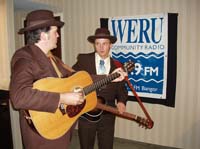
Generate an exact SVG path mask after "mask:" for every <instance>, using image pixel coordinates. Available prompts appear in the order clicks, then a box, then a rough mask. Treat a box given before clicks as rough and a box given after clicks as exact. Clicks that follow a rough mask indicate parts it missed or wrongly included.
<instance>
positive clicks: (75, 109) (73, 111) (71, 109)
mask: <svg viewBox="0 0 200 149" xmlns="http://www.w3.org/2000/svg"><path fill="white" fill-rule="evenodd" d="M85 104H86V101H84V102H83V103H82V104H80V105H76V106H72V105H69V106H67V108H66V112H67V114H68V116H69V117H74V116H75V115H77V114H79V113H80V112H81V111H82V109H83V108H84V106H85Z"/></svg>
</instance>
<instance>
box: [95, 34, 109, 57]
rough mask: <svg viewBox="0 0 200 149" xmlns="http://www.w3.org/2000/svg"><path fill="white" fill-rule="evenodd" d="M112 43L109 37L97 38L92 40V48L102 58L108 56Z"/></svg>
mask: <svg viewBox="0 0 200 149" xmlns="http://www.w3.org/2000/svg"><path fill="white" fill-rule="evenodd" d="M111 47H112V44H111V42H110V40H109V39H106V38H99V39H96V40H95V42H94V48H95V50H96V52H97V53H98V54H99V56H100V57H101V58H103V59H105V58H107V57H108V56H109V52H110V48H111Z"/></svg>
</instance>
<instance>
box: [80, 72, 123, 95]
mask: <svg viewBox="0 0 200 149" xmlns="http://www.w3.org/2000/svg"><path fill="white" fill-rule="evenodd" d="M119 76H120V74H118V73H113V74H110V75H109V76H107V77H105V78H104V79H101V80H99V81H97V82H94V83H93V84H91V85H88V86H86V87H85V88H83V91H84V94H85V95H87V94H89V93H91V92H93V91H95V90H97V89H99V88H101V87H103V86H105V85H107V84H108V83H110V82H111V81H113V80H114V79H116V78H118V77H119Z"/></svg>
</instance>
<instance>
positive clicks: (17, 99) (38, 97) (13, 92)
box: [10, 45, 71, 149]
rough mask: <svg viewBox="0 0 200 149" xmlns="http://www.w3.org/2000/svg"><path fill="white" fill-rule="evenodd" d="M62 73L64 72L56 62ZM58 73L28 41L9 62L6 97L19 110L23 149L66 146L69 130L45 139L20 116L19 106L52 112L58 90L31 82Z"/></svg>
mask: <svg viewBox="0 0 200 149" xmlns="http://www.w3.org/2000/svg"><path fill="white" fill-rule="evenodd" d="M58 68H59V70H60V71H61V72H62V74H63V76H67V75H68V74H69V72H67V71H66V70H65V69H64V68H63V67H62V66H61V64H58ZM46 77H58V76H57V74H56V72H55V70H54V68H53V66H52V64H51V62H50V60H49V59H48V58H47V56H46V55H45V54H44V53H43V52H42V51H41V50H40V49H39V48H38V47H36V46H34V45H28V46H25V47H23V48H21V49H19V50H17V51H16V52H15V54H14V56H13V58H12V62H11V83H10V99H11V101H12V104H13V106H14V108H16V109H18V110H20V124H21V132H22V138H23V143H24V145H25V148H26V149H55V148H59V149H66V148H67V146H68V144H69V142H70V134H71V131H69V132H68V133H66V134H65V135H64V136H63V137H61V138H59V139H56V140H46V139H44V138H43V137H41V136H40V135H39V134H38V133H37V132H35V131H33V129H31V127H30V126H29V125H28V123H27V121H26V119H25V118H24V113H23V112H22V110H24V109H25V110H38V111H45V112H55V111H56V109H57V106H58V102H59V98H60V97H59V93H50V92H45V91H39V90H37V89H32V87H33V83H34V82H35V81H37V80H39V79H41V78H46Z"/></svg>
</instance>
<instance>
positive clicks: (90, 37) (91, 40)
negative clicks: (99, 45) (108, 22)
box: [87, 35, 117, 44]
mask: <svg viewBox="0 0 200 149" xmlns="http://www.w3.org/2000/svg"><path fill="white" fill-rule="evenodd" d="M99 38H106V39H109V40H110V42H111V43H112V44H113V43H115V42H116V41H117V38H116V37H115V36H105V35H102V36H89V37H88V38H87V39H88V41H89V42H91V43H94V42H95V40H96V39H99Z"/></svg>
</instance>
